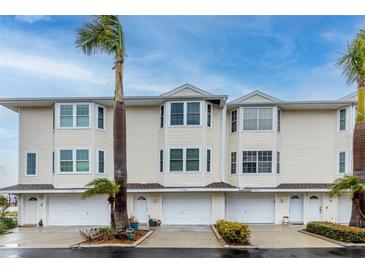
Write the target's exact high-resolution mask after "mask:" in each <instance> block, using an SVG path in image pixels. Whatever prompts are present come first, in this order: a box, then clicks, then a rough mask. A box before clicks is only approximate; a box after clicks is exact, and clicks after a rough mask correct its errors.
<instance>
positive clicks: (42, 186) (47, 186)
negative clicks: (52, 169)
mask: <svg viewBox="0 0 365 274" xmlns="http://www.w3.org/2000/svg"><path fill="white" fill-rule="evenodd" d="M52 189H55V188H54V186H53V185H51V184H19V185H13V186H8V187H5V188H1V189H0V191H13V190H52Z"/></svg>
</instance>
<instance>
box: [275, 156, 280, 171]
mask: <svg viewBox="0 0 365 274" xmlns="http://www.w3.org/2000/svg"><path fill="white" fill-rule="evenodd" d="M276 173H277V174H280V151H277V152H276Z"/></svg>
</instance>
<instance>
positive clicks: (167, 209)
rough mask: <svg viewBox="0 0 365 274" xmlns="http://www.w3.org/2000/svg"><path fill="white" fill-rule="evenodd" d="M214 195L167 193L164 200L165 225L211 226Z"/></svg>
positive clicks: (163, 222)
mask: <svg viewBox="0 0 365 274" xmlns="http://www.w3.org/2000/svg"><path fill="white" fill-rule="evenodd" d="M211 223H212V195H211V194H207V193H166V194H163V200H162V224H163V225H210V224H211Z"/></svg>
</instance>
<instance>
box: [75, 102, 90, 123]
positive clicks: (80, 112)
mask: <svg viewBox="0 0 365 274" xmlns="http://www.w3.org/2000/svg"><path fill="white" fill-rule="evenodd" d="M76 109H77V110H76V126H77V127H88V126H89V105H77V108H76Z"/></svg>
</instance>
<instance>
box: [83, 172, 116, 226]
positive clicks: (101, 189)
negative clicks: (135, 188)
mask: <svg viewBox="0 0 365 274" xmlns="http://www.w3.org/2000/svg"><path fill="white" fill-rule="evenodd" d="M85 187H87V188H88V189H87V190H86V191H85V192H84V193H82V198H83V199H86V198H89V197H92V196H95V195H108V202H109V204H110V224H111V227H112V229H115V228H116V222H115V197H116V195H117V194H118V193H119V186H118V185H117V184H115V183H114V182H113V181H111V180H109V179H107V178H97V179H94V180H92V181H91V182H90V183H88V184H86V185H85Z"/></svg>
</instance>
